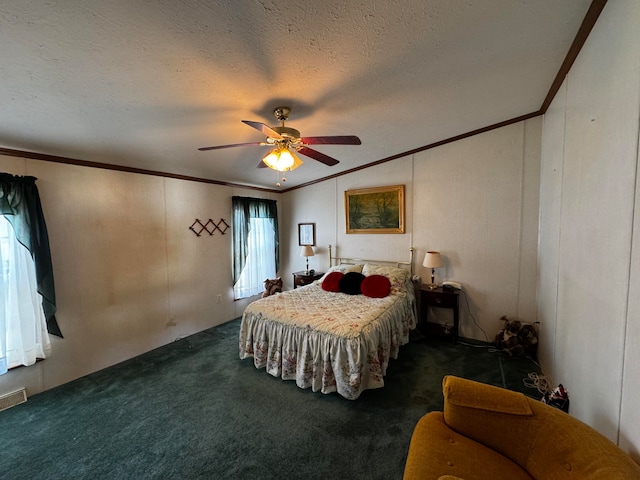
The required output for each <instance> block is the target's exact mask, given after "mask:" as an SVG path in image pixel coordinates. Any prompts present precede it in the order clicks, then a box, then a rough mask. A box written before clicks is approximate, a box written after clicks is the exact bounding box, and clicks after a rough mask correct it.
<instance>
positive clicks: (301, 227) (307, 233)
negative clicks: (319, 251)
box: [298, 223, 316, 247]
mask: <svg viewBox="0 0 640 480" xmlns="http://www.w3.org/2000/svg"><path fill="white" fill-rule="evenodd" d="M298 245H311V246H312V247H315V245H316V224H315V223H299V224H298Z"/></svg>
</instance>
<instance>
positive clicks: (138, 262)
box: [0, 156, 280, 395]
mask: <svg viewBox="0 0 640 480" xmlns="http://www.w3.org/2000/svg"><path fill="white" fill-rule="evenodd" d="M0 171H2V172H8V173H13V174H16V175H33V176H35V177H37V178H38V180H37V182H36V184H37V186H38V190H39V192H40V197H41V200H42V205H43V210H44V214H45V220H46V222H47V228H48V231H49V237H50V245H51V254H52V261H53V269H54V278H55V285H56V297H57V307H58V313H57V315H56V316H57V319H58V323H59V325H60V328H61V330H62V333H63V335H64V337H65V338H64V339H60V338H58V337H54V336H51V338H52V344H53V345H52V346H53V351H52V354H51V356H50V358H48V359H47V360H46V361H44V362H39V363H37V364H36V365H35V366H33V367H29V368H17V369H14V370H12V371H10V372H9V373H7V374H6V375H2V376H0V394H2V393H6V392H9V391H12V390H15V389H16V388H20V387H26V388H27V394H28V395H33V394H34V393H38V392H40V391H42V390H46V389H48V388H52V387H54V386H57V385H60V384H62V383H65V382H68V381H70V380H73V379H75V378H78V377H80V376H83V375H86V374H88V373H91V372H94V371H96V370H100V369H102V368H105V367H107V366H110V365H113V364H115V363H118V362H121V361H123V360H126V359H128V358H131V357H134V356H136V355H139V354H141V353H144V352H147V351H149V350H151V349H153V348H156V347H158V346H161V345H164V344H167V343H170V342H172V341H175V340H176V339H178V338H182V337H184V336H187V335H190V334H192V333H195V332H198V331H201V330H204V329H206V328H209V327H212V326H214V325H218V324H220V323H223V322H226V321H229V320H231V319H233V318H236V317H237V316H239V315H241V314H242V311H243V309H244V307H245V306H246V304H247V303H248V302H249V301H250V299H247V300H244V301H238V302H234V301H233V292H232V289H231V284H232V281H231V232H230V231H228V232H227V233H226V234H225V235H221V234H220V233H219V232H216V233H215V234H214V235H213V236H209V235H208V234H206V233H205V234H203V235H202V236H200V237H197V236H196V235H194V233H193V232H191V231H190V230H189V226H190V225H191V224H192V223H193V221H194V220H195V219H196V218H198V219H201V220H205V221H206V220H208V219H209V218H212V219H213V220H215V221H216V222H218V221H219V220H220V219H221V218H223V219H225V220H226V222H227V223H228V224H231V196H232V195H242V196H253V197H263V198H264V197H268V196H269V195H267V194H265V193H263V192H259V191H255V190H249V189H234V188H231V187H225V186H218V185H211V184H204V183H197V182H189V181H183V180H176V179H169V178H160V177H154V176H149V175H139V174H133V173H124V172H115V171H109V170H100V169H95V168H88V167H79V166H72V165H63V164H56V163H50V162H42V161H36V160H26V159H20V158H14V157H4V156H0ZM270 195H271V198H274V199H278V198H277V197H279V196H280V195H279V194H270ZM279 203H280V202H279ZM218 295H220V296H221V302H220V303H218V301H217V296H218Z"/></svg>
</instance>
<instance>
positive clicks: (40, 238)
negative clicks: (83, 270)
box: [0, 173, 62, 337]
mask: <svg viewBox="0 0 640 480" xmlns="http://www.w3.org/2000/svg"><path fill="white" fill-rule="evenodd" d="M36 180H37V179H36V177H31V176H25V177H21V176H18V175H11V174H9V173H0V215H4V216H5V218H6V219H7V220H8V222H9V223H10V224H11V226H12V227H13V233H14V234H15V238H16V240H18V242H19V243H20V244H22V245H23V246H24V247H26V248H27V250H28V251H29V253H30V254H31V258H32V260H33V262H34V264H35V270H36V282H37V284H38V293H39V294H40V295H42V308H43V310H44V316H45V318H46V319H47V330H48V331H49V333H51V334H52V335H57V336H59V337H62V332H61V331H60V327H59V326H58V322H57V320H56V315H55V314H56V292H55V286H54V281H53V266H52V264H51V251H50V249H49V234H48V233H47V225H46V224H45V221H44V214H43V212H42V205H41V204H40V195H39V193H38V188H37V187H36Z"/></svg>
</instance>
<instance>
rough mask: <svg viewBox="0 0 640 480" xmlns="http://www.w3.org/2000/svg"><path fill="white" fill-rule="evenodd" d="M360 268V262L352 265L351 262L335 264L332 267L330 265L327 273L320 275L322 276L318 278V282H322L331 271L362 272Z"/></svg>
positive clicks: (361, 266)
mask: <svg viewBox="0 0 640 480" xmlns="http://www.w3.org/2000/svg"><path fill="white" fill-rule="evenodd" d="M362 268H363V265H362V264H357V265H352V264H348V263H343V264H341V265H336V266H334V267H331V268H330V269H329V270H327V273H325V274H324V275H323V276H322V278H321V279H320V280H318V283H322V282H323V280H324V279H325V278H326V277H327V275H329V274H330V273H331V272H342V273H349V272H358V273H362Z"/></svg>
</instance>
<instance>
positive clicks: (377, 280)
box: [360, 275, 391, 298]
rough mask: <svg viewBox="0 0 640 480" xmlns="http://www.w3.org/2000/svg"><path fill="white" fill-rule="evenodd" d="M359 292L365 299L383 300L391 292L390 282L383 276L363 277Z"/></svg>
mask: <svg viewBox="0 0 640 480" xmlns="http://www.w3.org/2000/svg"><path fill="white" fill-rule="evenodd" d="M360 290H361V291H362V294H363V295H366V296H367V297H372V298H383V297H386V296H387V295H389V293H390V292H391V282H390V281H389V279H388V278H387V277H385V276H384V275H369V276H368V277H364V280H363V281H362V284H361V285H360Z"/></svg>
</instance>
